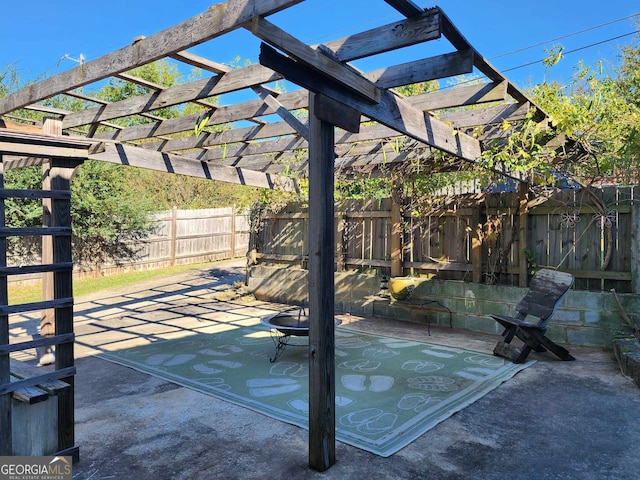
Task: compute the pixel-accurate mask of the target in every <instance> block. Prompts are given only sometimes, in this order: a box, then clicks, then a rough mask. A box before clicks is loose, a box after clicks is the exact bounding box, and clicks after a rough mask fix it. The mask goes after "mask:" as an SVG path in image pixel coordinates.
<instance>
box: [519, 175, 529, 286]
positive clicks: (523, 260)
mask: <svg viewBox="0 0 640 480" xmlns="http://www.w3.org/2000/svg"><path fill="white" fill-rule="evenodd" d="M527 189H528V187H527V184H526V183H519V184H518V201H519V205H518V246H519V247H520V248H519V251H518V263H519V264H520V265H519V268H518V286H520V287H526V286H527V284H528V283H529V282H528V280H529V269H528V268H527V256H526V255H525V254H524V251H525V249H526V248H527Z"/></svg>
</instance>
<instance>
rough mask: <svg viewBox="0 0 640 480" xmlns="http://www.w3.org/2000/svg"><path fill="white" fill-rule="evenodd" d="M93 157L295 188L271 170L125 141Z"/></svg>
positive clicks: (172, 171) (267, 185)
mask: <svg viewBox="0 0 640 480" xmlns="http://www.w3.org/2000/svg"><path fill="white" fill-rule="evenodd" d="M90 158H92V159H94V160H100V161H104V162H110V163H117V164H121V165H130V166H135V167H142V168H147V169H150V170H157V171H161V172H168V173H178V174H183V175H189V176H192V177H199V178H207V179H210V180H219V181H221V182H228V183H236V184H240V185H250V186H254V187H261V188H270V189H273V188H283V189H285V190H289V191H294V185H293V182H292V181H291V179H288V178H284V177H273V176H271V175H269V174H264V173H261V172H255V171H251V170H242V169H238V168H234V167H228V166H224V165H214V164H210V163H206V162H200V161H196V160H192V159H189V158H186V157H179V156H176V155H171V154H166V153H160V152H154V151H151V150H146V149H144V148H138V147H130V146H124V145H117V146H115V145H108V146H107V147H106V150H105V152H103V153H99V154H96V155H91V156H90Z"/></svg>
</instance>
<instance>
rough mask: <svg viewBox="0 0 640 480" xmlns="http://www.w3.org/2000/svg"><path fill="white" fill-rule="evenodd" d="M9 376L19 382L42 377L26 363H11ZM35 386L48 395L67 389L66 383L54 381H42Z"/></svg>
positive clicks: (37, 370)
mask: <svg viewBox="0 0 640 480" xmlns="http://www.w3.org/2000/svg"><path fill="white" fill-rule="evenodd" d="M11 374H12V375H13V376H14V377H16V378H17V379H19V380H27V379H30V378H37V377H40V376H42V371H41V370H39V369H38V368H37V367H34V366H32V365H29V364H28V363H25V362H18V361H12V362H11ZM37 386H38V388H40V389H42V390H44V391H45V392H47V394H49V395H58V394H60V393H61V392H62V391H64V390H66V389H68V388H69V384H68V383H66V382H63V381H62V380H56V379H52V380H46V381H42V382H40V383H38V384H37Z"/></svg>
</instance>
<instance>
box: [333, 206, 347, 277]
mask: <svg viewBox="0 0 640 480" xmlns="http://www.w3.org/2000/svg"><path fill="white" fill-rule="evenodd" d="M346 226H347V214H346V213H343V214H342V215H340V219H339V220H338V229H337V230H338V238H337V246H336V250H337V257H336V270H337V271H338V272H344V271H345V270H346V268H347V262H346V257H347V256H346V254H345V249H346V245H345V230H346Z"/></svg>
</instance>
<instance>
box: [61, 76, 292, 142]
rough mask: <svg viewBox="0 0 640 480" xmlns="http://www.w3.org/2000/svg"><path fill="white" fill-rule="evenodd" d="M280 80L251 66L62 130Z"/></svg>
mask: <svg viewBox="0 0 640 480" xmlns="http://www.w3.org/2000/svg"><path fill="white" fill-rule="evenodd" d="M280 78H281V76H280V75H278V74H276V73H275V72H273V71H272V70H269V69H268V68H265V67H263V66H262V65H251V66H249V67H245V68H243V69H241V70H232V71H230V72H229V73H224V74H221V75H218V76H215V77H211V78H205V79H202V80H197V81H194V82H189V83H185V84H182V85H177V86H175V87H171V88H166V89H164V90H162V91H160V92H155V93H150V94H146V95H137V96H135V97H130V98H127V99H125V100H121V101H119V102H114V103H110V104H108V105H102V106H99V107H94V108H87V109H85V110H81V111H79V112H77V113H71V114H69V115H66V116H65V117H64V119H63V121H62V127H63V128H65V129H67V128H73V127H79V126H81V125H86V124H89V123H97V122H103V121H106V120H112V119H114V118H119V117H126V116H129V115H134V114H136V113H142V112H150V111H152V110H156V109H159V108H166V107H171V106H174V105H179V104H181V103H185V102H188V101H193V100H201V99H205V98H207V97H213V96H216V95H221V94H223V93H229V92H233V91H236V90H240V89H242V88H247V87H252V86H257V85H260V84H262V83H269V82H273V81H276V80H279V79H280ZM194 126H195V123H194ZM192 128H193V127H192Z"/></svg>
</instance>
